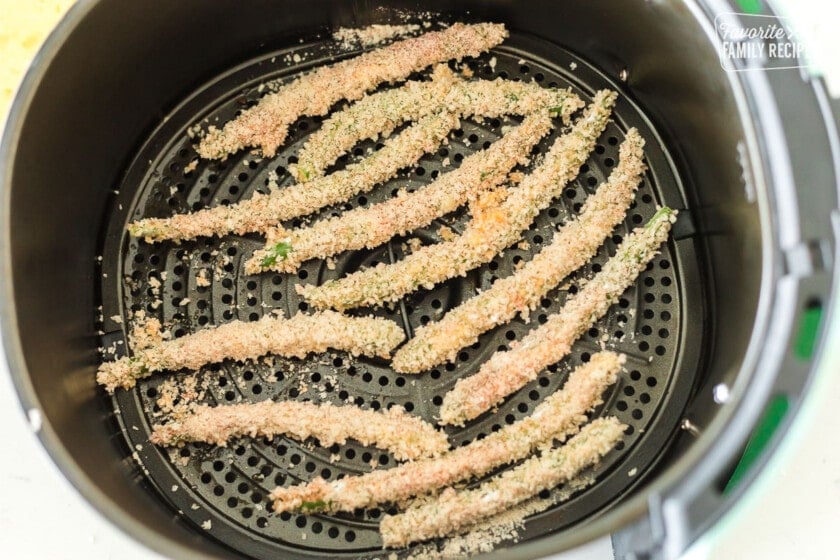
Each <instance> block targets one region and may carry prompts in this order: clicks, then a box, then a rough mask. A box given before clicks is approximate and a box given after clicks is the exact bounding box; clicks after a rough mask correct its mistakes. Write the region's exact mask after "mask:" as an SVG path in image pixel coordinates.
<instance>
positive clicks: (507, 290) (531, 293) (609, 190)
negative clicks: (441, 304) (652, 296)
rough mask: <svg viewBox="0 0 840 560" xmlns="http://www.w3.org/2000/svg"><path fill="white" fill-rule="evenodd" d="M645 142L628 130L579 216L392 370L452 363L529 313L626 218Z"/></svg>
mask: <svg viewBox="0 0 840 560" xmlns="http://www.w3.org/2000/svg"><path fill="white" fill-rule="evenodd" d="M644 145H645V143H644V140H642V137H641V136H640V135H639V133H638V131H637V130H636V129H635V128H632V129H630V130H629V131H628V132H627V136H626V138H625V140H624V142H623V143H622V144H621V148H620V150H619V154H620V155H619V163H618V165H617V166H616V167H615V169H614V170H613V172H612V173H611V174H610V177H609V179H608V180H607V181H606V182H605V183H604V184H602V185H601V186H600V187H598V190H597V191H596V192H595V194H593V195H592V196H590V197H589V198H588V199H587V201H586V202H585V203H584V206H583V208H582V209H581V212H580V215H579V216H578V218H577V219H574V220H572V221H570V222H568V223H566V224H565V225H563V227H562V228H561V229H560V230H559V231H558V232H557V233H555V234H554V239H552V241H551V243H550V244H549V245H548V246H546V247H545V248H544V249H543V250H542V251H540V252H539V253H538V254H537V255H536V256H534V258H533V259H532V260H530V261H529V262H528V263H527V264H526V265H525V266H524V267H523V268H522V269H520V270H519V271H517V272H516V273H514V274H512V275H511V276H508V277H506V278H502V279H500V280H498V281H496V282H495V283H494V284H493V285H492V286H491V287H490V288H489V289H487V290H485V291H484V292H482V293H481V294H479V295H477V296H475V297H474V298H472V299H469V300H467V301H465V302H464V303H462V304H461V305H459V306H458V307H456V308H455V309H452V310H451V311H449V312H448V313H447V314H446V315H444V317H443V318H442V319H441V320H440V321H437V322H433V323H429V324H427V325H425V326H421V327H419V328H418V329H417V330H416V331H415V334H414V338H412V339H411V340H409V341H408V342H407V343H406V344H405V345H403V346H402V347H401V348H400V349H399V350H398V351H397V353H396V354H395V355H394V359H393V362H392V364H391V365H392V367H393V368H394V369H395V370H396V371H399V372H401V373H419V372H421V371H425V370H427V369H429V368H432V367H434V366H436V365H438V364H440V363H442V362H444V361H453V360H455V359H456V358H457V356H458V351H459V350H460V349H461V348H464V347H466V346H469V345H471V344H473V343H474V342H476V341H477V340H478V337H479V335H480V334H482V333H484V332H486V331H488V330H490V329H492V328H493V327H495V326H497V325H501V324H504V323H507V322H508V321H510V320H511V319H513V318H514V317H515V316H516V314H517V313H522V314H525V313H528V311H529V310H532V309H534V308H535V307H536V306H537V305H538V304H539V302H540V300H541V299H542V298H543V297H545V295H546V294H547V293H548V292H549V290H551V289H552V288H554V287H555V286H557V285H558V284H559V283H560V281H561V280H563V278H565V277H566V276H567V275H568V274H570V273H571V272H572V271H574V270H576V269H578V268H580V267H581V266H583V265H584V264H586V263H587V261H589V259H591V258H592V257H593V256H595V253H596V252H597V251H598V247H599V246H600V245H601V243H603V241H604V239H605V238H606V237H607V236H609V234H610V232H612V230H613V228H615V227H616V226H617V225H618V224H620V223H621V221H622V220H623V219H624V215H625V212H626V211H627V207H628V206H629V205H630V203H631V202H632V201H633V194H634V193H635V191H636V188H637V187H638V185H639V182H640V181H641V178H642V174H643V173H644V170H645V165H644V163H643V161H642V160H643V158H644V153H643V148H644Z"/></svg>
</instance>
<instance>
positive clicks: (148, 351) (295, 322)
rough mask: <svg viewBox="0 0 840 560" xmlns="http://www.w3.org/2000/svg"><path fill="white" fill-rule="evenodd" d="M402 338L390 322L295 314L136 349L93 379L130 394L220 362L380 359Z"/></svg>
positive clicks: (101, 368)
mask: <svg viewBox="0 0 840 560" xmlns="http://www.w3.org/2000/svg"><path fill="white" fill-rule="evenodd" d="M155 322H156V321H155ZM157 326H158V328H159V326H160V325H159V323H158V324H157ZM140 330H141V331H143V329H140ZM404 337H405V334H404V333H403V330H402V329H401V328H400V327H399V326H398V325H397V324H396V323H394V322H393V321H388V320H386V319H381V318H374V317H349V316H346V315H342V314H340V313H336V312H333V311H329V312H319V313H315V314H313V315H304V314H303V313H298V314H296V315H294V316H293V317H292V318H290V319H285V318H283V317H277V316H275V315H266V316H264V317H263V318H262V319H260V320H258V321H253V322H243V321H231V322H230V323H225V324H223V325H219V326H218V327H210V328H206V329H202V330H200V331H197V332H195V333H193V334H189V335H186V336H182V337H181V338H176V339H174V340H162V339H159V340H157V341H154V342H152V343H145V344H143V345H142V346H140V345H136V346H135V351H134V353H133V355H132V356H126V357H123V358H120V359H119V360H117V361H115V362H105V363H103V364H102V365H100V366H99V372H98V373H97V376H96V380H97V381H98V382H99V383H100V384H101V385H104V386H105V388H106V389H107V390H108V391H109V392H113V391H114V389H116V388H117V387H122V388H123V389H130V388H131V387H133V386H134V385H135V384H136V383H137V380H138V379H141V378H144V377H149V376H150V375H152V374H153V373H155V372H158V371H163V370H178V369H193V370H195V369H198V368H200V367H201V366H204V365H206V364H212V363H217V362H221V361H222V360H225V359H232V360H237V361H243V360H249V359H255V358H259V357H260V356H265V355H267V354H274V355H278V356H287V357H295V358H303V357H304V356H306V355H307V354H310V353H312V352H325V351H326V350H327V349H329V348H333V349H336V350H345V351H347V352H350V353H351V354H353V355H357V354H364V355H366V356H380V357H383V358H385V357H388V356H389V355H390V352H391V350H393V349H394V347H395V346H397V345H398V344H399V343H400V342H402V341H403V338H404Z"/></svg>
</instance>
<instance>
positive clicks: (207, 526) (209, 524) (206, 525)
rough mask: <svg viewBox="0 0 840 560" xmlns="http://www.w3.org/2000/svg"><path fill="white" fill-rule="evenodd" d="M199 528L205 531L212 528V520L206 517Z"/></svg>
mask: <svg viewBox="0 0 840 560" xmlns="http://www.w3.org/2000/svg"><path fill="white" fill-rule="evenodd" d="M201 528H202V529H204V530H205V531H209V530H210V529H212V528H213V522H212V521H210V520H209V519H208V520H207V521H205V522H204V523H202V524H201Z"/></svg>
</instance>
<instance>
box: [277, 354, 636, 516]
mask: <svg viewBox="0 0 840 560" xmlns="http://www.w3.org/2000/svg"><path fill="white" fill-rule="evenodd" d="M624 360H625V357H624V356H623V355H619V354H615V353H613V352H601V353H597V354H595V355H593V356H592V358H591V359H590V361H589V362H588V363H586V364H583V365H582V366H580V367H578V368H577V369H576V370H574V371H573V372H572V373H571V374H570V375H569V379H568V380H567V381H566V383H565V385H564V386H563V389H561V390H560V391H557V392H556V393H554V394H552V395H551V396H549V397H548V398H547V399H545V401H543V402H542V403H540V405H539V406H537V407H536V408H535V409H534V412H533V414H532V415H531V416H529V417H527V418H523V419H522V420H519V421H518V422H515V423H513V424H510V425H506V426H505V427H503V428H502V429H501V430H499V431H497V432H493V433H491V434H489V435H488V436H487V437H485V438H484V439H481V440H475V441H473V442H472V443H470V444H469V445H465V446H463V447H458V448H456V449H453V450H452V451H448V452H446V453H444V454H443V455H441V456H440V457H438V458H435V459H421V460H418V461H415V462H413V463H409V464H406V465H400V466H398V467H395V468H393V469H387V470H382V471H373V472H370V473H367V474H363V475H361V476H351V477H346V478H343V479H341V480H336V481H332V482H327V481H325V480H324V479H323V478H321V477H318V478H315V479H314V480H313V481H312V482H310V483H308V484H302V485H298V486H291V487H288V488H276V489H275V490H274V491H273V492H272V494H271V498H272V500H273V501H274V509H275V511H277V512H281V511H290V510H299V511H308V512H313V511H330V512H335V511H353V510H354V509H356V508H362V507H368V506H373V505H375V504H379V503H383V502H394V501H399V500H403V499H405V498H409V497H411V496H416V495H419V494H423V493H425V492H429V491H432V490H435V489H438V488H442V487H444V486H448V485H450V484H453V483H455V482H458V481H461V480H467V479H470V478H474V477H479V476H482V475H484V474H487V473H488V472H490V471H492V470H493V469H495V468H497V467H501V466H503V465H507V464H510V463H513V462H515V461H518V460H520V459H524V458H525V457H527V456H528V455H530V454H531V453H533V452H534V451H535V450H537V449H539V448H541V447H544V446H550V445H551V443H552V442H553V441H554V440H564V439H566V438H567V437H568V436H570V435H572V434H575V433H577V431H578V430H579V428H580V426H581V425H582V424H584V423H585V422H586V414H587V412H588V411H590V410H592V409H593V408H594V407H596V406H598V405H600V404H601V402H602V400H601V395H602V394H603V392H604V391H605V389H606V388H607V387H609V386H610V385H612V384H613V383H615V381H616V377H617V375H618V371H619V370H620V369H621V366H622V364H623V363H624Z"/></svg>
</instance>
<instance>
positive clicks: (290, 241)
mask: <svg viewBox="0 0 840 560" xmlns="http://www.w3.org/2000/svg"><path fill="white" fill-rule="evenodd" d="M551 128H552V124H551V118H550V117H549V115H548V113H547V112H543V113H538V114H534V115H532V116H530V117H526V119H525V120H524V121H523V123H522V124H521V125H520V126H517V127H516V128H514V129H512V130H511V131H510V132H508V133H507V134H506V135H505V136H503V137H502V138H501V139H500V140H498V141H497V142H495V143H494V144H492V145H491V146H490V147H489V148H487V149H486V150H482V151H479V152H476V153H474V154H472V155H471V156H469V157H467V158H466V159H464V161H463V163H462V164H461V166H460V167H458V168H457V169H455V170H454V171H450V172H449V173H445V174H444V175H441V176H440V177H439V178H438V179H437V180H435V181H433V182H432V183H430V184H428V185H426V186H424V187H422V188H420V189H418V190H416V191H415V192H413V193H407V192H406V191H402V192H401V193H400V195H399V196H397V197H396V198H392V199H390V200H386V201H385V202H382V203H379V204H374V205H373V206H371V207H369V208H364V207H360V208H356V209H355V210H350V211H348V212H345V213H343V214H341V215H340V216H335V217H333V218H328V219H326V220H322V221H320V222H317V223H315V224H314V225H312V226H310V227H307V228H299V229H295V230H291V231H286V230H283V229H281V228H278V229H277V230H276V231H272V232H270V233H269V237H268V244H267V246H266V248H265V249H263V250H259V251H257V252H256V253H255V254H254V255H253V257H252V258H251V259H250V260H249V261H248V262H247V263H246V265H245V270H246V272H248V273H250V274H255V273H259V272H262V271H264V270H266V269H269V270H274V271H279V272H294V271H295V270H297V269H298V267H299V266H300V265H301V264H302V263H303V262H304V261H307V260H309V259H316V258H318V259H324V258H327V257H329V256H332V255H335V254H337V253H340V252H341V251H347V250H351V249H362V248H365V247H367V248H373V247H376V246H378V245H381V244H382V243H385V242H386V241H387V240H388V239H390V238H392V237H394V236H395V235H404V234H406V233H408V232H409V231H412V230H415V229H417V228H420V227H423V226H426V225H428V224H430V223H431V222H432V221H433V220H434V219H435V218H438V217H440V216H443V215H445V214H448V213H450V212H453V211H454V210H456V209H457V208H458V207H459V206H461V205H463V204H465V203H466V202H468V201H470V200H474V199H475V198H476V197H477V196H478V195H479V194H480V193H482V192H485V191H488V190H490V189H492V188H495V187H498V186H499V185H501V184H502V183H503V182H504V181H505V178H506V177H507V175H508V173H509V172H510V171H511V170H512V169H513V168H514V167H515V166H516V165H523V164H525V163H527V161H528V157H529V155H530V153H531V148H533V147H534V146H535V145H536V144H537V142H539V141H540V138H542V137H543V136H545V135H546V134H548V133H549V131H550V130H551ZM278 249H280V250H282V253H283V257H278ZM265 264H269V266H267V267H266V266H264V265H265Z"/></svg>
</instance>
